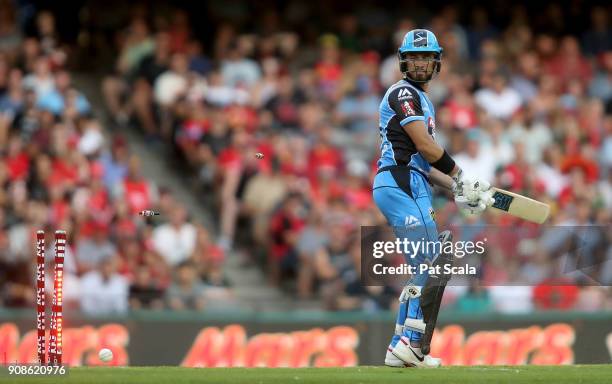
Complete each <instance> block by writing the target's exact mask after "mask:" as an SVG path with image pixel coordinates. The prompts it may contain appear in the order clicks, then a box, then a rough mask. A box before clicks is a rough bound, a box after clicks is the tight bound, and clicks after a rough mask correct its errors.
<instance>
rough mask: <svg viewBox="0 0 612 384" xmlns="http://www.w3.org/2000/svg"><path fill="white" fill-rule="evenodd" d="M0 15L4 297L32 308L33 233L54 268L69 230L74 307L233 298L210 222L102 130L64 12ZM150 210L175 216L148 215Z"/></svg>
mask: <svg viewBox="0 0 612 384" xmlns="http://www.w3.org/2000/svg"><path fill="white" fill-rule="evenodd" d="M0 15H1V16H0V17H1V18H2V19H1V20H0V25H1V27H0V28H2V32H1V33H0V150H1V152H2V155H1V156H2V161H1V162H0V180H1V181H0V184H1V185H2V188H0V205H1V207H2V208H1V209H0V223H1V228H0V241H1V243H2V247H1V250H0V288H1V289H0V305H2V306H6V307H22V306H32V305H34V303H35V298H36V296H35V289H34V285H33V281H34V280H33V277H34V276H35V274H34V271H35V267H36V265H35V258H34V257H33V255H35V241H34V239H35V233H36V231H37V230H44V231H45V233H46V260H47V269H48V270H47V276H52V272H53V271H52V268H53V257H54V247H53V244H54V231H55V230H60V229H61V230H65V231H66V232H67V233H68V237H69V247H68V248H67V250H66V256H65V278H64V282H65V283H64V284H65V290H64V303H65V307H66V308H67V309H73V308H77V309H78V308H80V309H82V310H83V311H84V312H86V313H89V314H107V313H125V312H126V311H127V310H128V308H130V307H131V308H164V307H168V308H174V309H183V308H192V309H203V308H205V307H206V306H207V305H208V304H209V303H210V302H213V301H215V300H219V299H221V298H224V299H227V298H228V297H231V291H230V290H229V289H228V288H226V283H225V281H224V278H223V275H222V273H221V272H222V265H223V259H224V253H223V251H222V250H221V249H220V248H219V247H217V246H216V245H214V244H213V243H212V242H211V240H210V237H209V235H208V231H207V230H206V228H205V227H204V226H202V225H201V224H199V223H192V222H190V221H189V218H188V216H187V211H186V210H185V207H183V206H182V205H181V203H180V202H179V201H177V200H176V199H175V198H174V197H173V195H172V192H171V191H170V190H169V189H168V188H164V187H160V188H157V187H156V185H155V184H154V183H152V181H151V180H148V179H146V178H144V177H143V176H142V174H141V171H140V159H139V158H138V157H137V156H135V155H133V154H131V153H130V150H129V148H128V143H127V142H126V139H125V138H124V137H123V136H122V135H121V134H112V133H111V132H110V131H109V130H108V129H105V128H104V125H103V120H102V119H100V118H99V117H98V116H96V114H94V111H93V107H92V105H91V104H90V101H89V100H88V98H87V97H86V96H85V95H84V94H83V93H82V92H81V91H80V90H79V89H78V88H77V87H75V85H74V84H73V81H72V77H73V76H72V73H71V71H70V68H69V65H68V61H69V52H70V47H69V46H66V45H64V44H62V41H61V40H60V39H59V36H58V34H57V31H56V19H55V17H54V15H53V14H52V13H51V12H47V11H41V12H39V13H37V14H36V15H35V17H34V19H33V22H32V23H31V28H22V26H20V25H19V24H18V21H19V18H18V17H17V12H16V10H15V9H14V8H13V7H12V6H11V3H10V2H5V1H3V2H2V3H1V7H0ZM145 209H147V210H148V209H155V210H158V211H160V212H161V213H162V214H163V217H164V218H167V222H166V221H164V219H161V220H155V221H153V220H148V219H145V218H144V217H141V216H139V212H140V211H142V210H145ZM47 281H49V280H47ZM52 289H53V287H51V286H49V284H48V286H47V290H48V291H49V292H48V294H49V295H50V294H51V293H52V292H51V291H52Z"/></svg>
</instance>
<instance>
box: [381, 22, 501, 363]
mask: <svg viewBox="0 0 612 384" xmlns="http://www.w3.org/2000/svg"><path fill="white" fill-rule="evenodd" d="M398 58H399V68H400V71H401V72H402V74H403V79H402V80H400V81H398V82H397V83H395V84H393V85H392V86H391V87H390V88H389V89H388V90H387V92H386V93H385V96H384V98H383V100H382V102H381V103H380V108H379V111H380V122H379V129H380V138H381V145H380V149H381V156H380V159H379V160H378V172H377V174H376V177H375V178H374V185H373V197H374V201H375V202H376V205H377V206H378V208H379V209H380V210H381V212H382V213H383V214H384V216H385V217H386V219H387V221H388V223H389V225H391V226H392V227H393V228H394V232H395V235H396V236H397V237H398V238H405V237H408V239H409V240H410V241H418V240H423V239H424V240H425V241H438V237H439V236H438V230H437V228H436V223H435V221H434V212H433V208H432V205H431V202H432V188H431V185H437V186H440V187H442V188H446V189H448V190H450V191H452V193H453V196H454V199H455V202H456V204H457V205H458V206H459V208H460V209H461V210H463V211H465V212H467V213H469V214H476V213H480V212H482V211H483V210H485V209H486V208H487V207H488V206H490V205H491V204H492V203H493V198H492V191H491V190H490V185H489V183H488V182H487V181H485V180H480V179H478V178H477V177H471V178H468V177H467V176H466V175H464V173H463V171H462V170H461V169H460V168H459V167H458V166H457V165H456V164H455V161H454V160H453V159H452V157H451V156H450V155H449V154H448V153H447V152H446V151H445V150H444V148H442V147H441V146H440V145H439V144H438V143H436V132H435V130H436V117H435V111H434V106H433V104H432V103H431V101H430V100H429V97H428V96H427V88H428V85H429V81H430V80H431V79H432V78H433V76H434V74H436V73H439V72H440V68H441V65H442V48H441V47H440V45H439V44H438V41H437V39H436V36H435V35H434V34H433V33H432V32H430V31H428V30H425V29H415V30H412V31H410V32H408V33H407V34H406V36H405V37H404V40H403V42H402V45H401V46H400V47H399V50H398ZM450 239H451V234H450V232H449V231H444V232H442V233H441V234H440V239H439V241H450ZM449 257H450V258H451V259H450V260H451V261H452V255H438V254H427V253H425V254H417V255H405V258H406V260H407V262H408V263H410V264H412V265H418V264H421V263H429V264H430V265H435V264H436V263H437V262H442V261H444V262H449ZM448 278H449V277H444V276H429V274H428V273H427V272H423V273H417V274H413V275H411V278H410V280H409V281H408V282H407V284H406V287H405V288H404V290H403V291H402V294H401V296H400V307H399V312H398V314H397V321H396V326H395V334H394V335H393V337H392V339H391V344H390V345H389V348H388V350H387V354H386V356H385V364H386V365H389V366H393V367H431V368H434V367H438V366H439V365H440V359H438V358H434V357H430V356H429V355H428V353H429V341H430V340H431V334H432V333H433V328H434V326H435V321H436V318H437V315H438V309H439V305H440V301H441V299H442V294H443V292H444V286H445V285H446V281H448Z"/></svg>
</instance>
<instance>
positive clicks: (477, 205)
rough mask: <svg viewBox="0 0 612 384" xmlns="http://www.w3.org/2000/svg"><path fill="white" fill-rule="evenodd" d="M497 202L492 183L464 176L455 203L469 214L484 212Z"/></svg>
mask: <svg viewBox="0 0 612 384" xmlns="http://www.w3.org/2000/svg"><path fill="white" fill-rule="evenodd" d="M494 202H495V199H493V191H492V190H491V185H490V184H489V183H488V182H487V181H484V180H478V179H474V180H472V179H468V178H463V180H462V183H461V191H458V193H457V194H455V203H456V204H457V206H458V207H459V209H461V210H462V211H463V212H465V213H467V214H471V215H473V214H478V213H482V212H483V211H484V210H485V209H487V207H490V206H491V205H493V203H494Z"/></svg>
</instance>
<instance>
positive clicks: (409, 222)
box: [404, 215, 421, 228]
mask: <svg viewBox="0 0 612 384" xmlns="http://www.w3.org/2000/svg"><path fill="white" fill-rule="evenodd" d="M404 225H405V226H406V227H408V228H414V227H418V226H419V225H421V222H420V221H419V219H417V218H416V217H414V216H412V215H410V216H406V219H405V220H404Z"/></svg>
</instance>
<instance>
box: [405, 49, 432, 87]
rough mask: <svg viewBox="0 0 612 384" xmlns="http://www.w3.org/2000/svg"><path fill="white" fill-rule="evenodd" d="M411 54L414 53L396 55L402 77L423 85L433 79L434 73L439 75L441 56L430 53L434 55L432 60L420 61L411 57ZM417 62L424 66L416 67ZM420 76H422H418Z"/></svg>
mask: <svg viewBox="0 0 612 384" xmlns="http://www.w3.org/2000/svg"><path fill="white" fill-rule="evenodd" d="M411 53H414V52H404V53H398V58H399V65H400V72H402V73H403V74H404V77H408V78H409V79H410V80H412V81H414V82H417V83H425V82H428V81H430V80H431V79H432V78H433V76H434V73H440V68H441V67H442V57H441V56H442V54H440V53H437V52H432V53H434V57H433V58H429V59H421V58H415V57H411V56H412V55H411ZM417 62H419V63H423V62H425V65H417ZM421 74H423V75H424V76H420V75H421Z"/></svg>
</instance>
